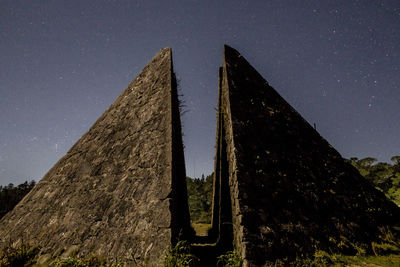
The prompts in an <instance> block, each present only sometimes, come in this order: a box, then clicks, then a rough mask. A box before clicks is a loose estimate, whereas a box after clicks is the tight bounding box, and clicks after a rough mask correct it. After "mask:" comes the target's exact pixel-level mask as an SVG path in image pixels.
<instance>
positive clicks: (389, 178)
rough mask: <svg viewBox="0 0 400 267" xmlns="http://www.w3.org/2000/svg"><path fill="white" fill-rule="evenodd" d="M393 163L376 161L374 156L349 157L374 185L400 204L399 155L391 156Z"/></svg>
mask: <svg viewBox="0 0 400 267" xmlns="http://www.w3.org/2000/svg"><path fill="white" fill-rule="evenodd" d="M391 161H392V162H393V164H390V163H386V162H377V160H376V159H375V158H371V157H367V158H363V159H358V158H350V159H349V162H350V163H351V164H352V165H353V166H354V167H356V168H357V169H358V171H359V172H360V173H361V175H363V176H364V177H365V178H366V179H367V180H369V181H370V182H371V183H373V184H374V185H375V187H376V188H377V189H379V190H381V191H382V192H384V193H385V195H386V196H387V197H388V198H389V199H391V200H392V201H393V202H395V203H396V204H397V205H398V206H400V156H393V157H392V158H391Z"/></svg>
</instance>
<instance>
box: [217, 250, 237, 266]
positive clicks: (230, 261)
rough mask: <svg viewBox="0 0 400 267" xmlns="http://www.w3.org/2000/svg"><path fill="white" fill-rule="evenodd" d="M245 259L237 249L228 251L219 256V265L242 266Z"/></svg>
mask: <svg viewBox="0 0 400 267" xmlns="http://www.w3.org/2000/svg"><path fill="white" fill-rule="evenodd" d="M242 264H243V260H242V258H241V257H240V255H239V253H237V251H235V250H234V251H228V252H227V253H226V254H224V255H221V256H219V257H218V258H217V266H218V267H241V266H242Z"/></svg>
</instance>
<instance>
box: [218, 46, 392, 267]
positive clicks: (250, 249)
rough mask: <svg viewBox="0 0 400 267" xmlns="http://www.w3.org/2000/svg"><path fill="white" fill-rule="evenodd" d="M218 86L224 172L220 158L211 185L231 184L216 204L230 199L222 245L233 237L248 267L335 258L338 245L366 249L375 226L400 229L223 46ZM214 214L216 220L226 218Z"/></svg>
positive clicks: (379, 199) (346, 167) (358, 179)
mask: <svg viewBox="0 0 400 267" xmlns="http://www.w3.org/2000/svg"><path fill="white" fill-rule="evenodd" d="M220 80H221V88H220V92H219V94H220V100H219V114H220V115H219V119H218V127H219V132H218V133H217V148H218V147H224V146H225V148H224V151H221V154H222V155H223V154H225V155H226V158H227V161H228V163H227V165H228V166H226V167H225V168H222V167H221V166H223V164H226V163H224V162H223V160H222V157H221V159H219V160H220V162H217V163H216V173H217V176H216V177H217V179H216V181H215V183H216V184H217V185H218V183H220V184H221V185H223V183H224V179H228V180H229V187H230V190H229V191H225V192H224V191H223V190H221V197H222V198H223V196H224V194H225V195H226V196H228V197H229V195H230V198H231V202H232V204H231V208H232V210H231V211H232V222H233V227H232V228H231V233H229V232H228V233H225V235H224V232H221V233H220V239H221V240H224V239H230V238H232V237H230V236H229V235H233V240H234V245H235V247H236V248H237V249H238V250H239V251H240V252H241V254H242V256H243V258H244V259H245V261H244V265H245V266H263V265H264V264H265V262H266V261H267V260H275V259H284V258H288V257H289V258H290V257H296V255H301V254H307V253H312V252H313V251H314V250H315V249H326V250H329V249H333V250H335V249H336V250H337V249H338V246H337V245H336V243H335V242H340V238H341V237H344V238H346V239H348V240H349V241H351V242H355V243H356V242H361V243H363V242H368V241H371V240H373V239H374V238H376V237H377V232H378V227H379V226H382V225H393V224H394V223H397V222H399V218H400V216H399V214H400V212H399V208H398V207H397V206H395V204H394V203H392V202H390V201H388V200H387V199H386V197H385V196H384V194H383V193H381V192H379V191H378V190H376V189H375V188H374V187H373V186H372V185H371V184H369V183H368V182H367V181H366V180H365V179H364V178H363V177H362V176H361V175H360V174H359V173H358V171H357V170H355V169H354V168H353V167H352V166H351V165H350V164H348V163H346V162H345V160H344V159H343V158H342V157H341V156H340V154H339V153H338V152H337V151H336V150H335V149H334V148H333V147H331V146H330V145H329V144H328V142H327V141H326V140H324V139H323V138H322V137H321V136H320V135H319V134H318V132H317V131H315V130H314V129H313V127H311V126H310V125H309V124H308V123H307V122H306V121H305V120H304V119H303V118H302V117H301V116H300V114H298V113H297V112H296V111H295V110H294V109H293V108H292V107H291V106H290V105H289V104H288V103H287V102H286V101H285V100H284V99H283V98H282V97H281V96H280V95H279V94H278V93H277V92H276V91H275V90H274V89H273V88H272V87H270V86H269V85H268V83H267V82H266V81H265V80H264V79H263V78H262V77H261V75H260V74H259V73H258V72H257V71H256V70H255V69H254V68H253V67H252V66H250V64H249V63H248V62H247V61H246V60H245V59H244V57H243V56H242V55H240V54H239V53H238V52H237V51H236V50H234V49H232V48H230V47H228V46H225V48H224V63H223V68H222V71H221V77H220ZM224 144H225V145H224ZM217 161H218V157H217ZM219 169H222V172H221V171H219V173H220V177H218V170H219ZM224 177H225V178H224ZM218 179H219V180H218ZM214 200H215V198H214ZM218 208H219V209H220V210H219V213H218V212H214V213H213V214H214V216H218V214H219V216H221V218H223V217H224V216H225V217H226V215H227V214H228V215H229V213H230V212H231V211H230V210H228V209H229V208H226V207H225V208H224V206H221V207H214V210H215V209H218ZM213 221H217V222H218V219H215V218H214V220H213ZM222 223H224V222H222ZM225 223H226V224H228V222H225ZM215 227H216V226H215V225H214V226H213V228H215Z"/></svg>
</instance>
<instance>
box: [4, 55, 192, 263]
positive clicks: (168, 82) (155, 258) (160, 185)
mask: <svg viewBox="0 0 400 267" xmlns="http://www.w3.org/2000/svg"><path fill="white" fill-rule="evenodd" d="M177 103H178V99H177V95H176V81H175V75H174V73H173V69H172V54H171V49H170V48H166V49H163V50H161V51H160V52H159V53H158V54H157V55H156V56H155V57H154V58H153V59H152V61H151V62H150V63H149V65H148V66H146V67H145V68H144V69H143V71H142V72H141V73H140V74H139V75H138V76H137V77H136V79H135V80H134V81H133V82H132V83H131V84H130V85H129V87H128V88H127V89H126V90H125V91H124V92H123V93H122V94H121V95H120V96H119V97H118V98H117V99H116V100H115V102H114V103H113V104H112V105H111V106H110V107H109V108H108V109H107V110H106V111H105V113H104V114H103V115H102V116H101V117H100V118H99V119H98V120H97V121H96V123H95V124H94V125H93V126H92V127H91V128H90V130H89V131H88V132H87V133H85V134H84V135H83V136H82V137H81V138H80V139H79V141H78V142H77V143H76V144H75V145H74V146H73V147H72V148H71V149H70V150H69V151H68V153H67V154H66V155H65V156H64V157H63V158H62V159H61V160H60V161H59V162H57V164H56V165H55V166H54V167H53V168H52V169H51V170H50V171H49V172H48V173H47V174H46V175H45V177H44V178H43V179H42V180H41V181H40V182H39V183H38V185H37V186H36V187H35V188H34V189H33V190H32V191H31V192H30V193H29V194H28V195H27V196H26V197H25V198H24V199H23V200H22V201H21V202H20V203H19V204H18V206H17V207H16V208H15V209H14V210H13V211H12V212H10V213H9V214H7V215H6V216H5V217H4V218H3V219H2V221H1V224H0V236H1V242H2V243H1V245H2V246H4V245H7V243H8V242H9V240H11V241H12V242H18V241H21V240H22V239H23V240H24V242H29V243H32V244H36V245H40V246H41V247H42V251H41V253H42V254H49V255H51V256H59V255H60V254H62V253H65V251H67V252H68V251H70V250H75V251H78V255H86V256H87V255H90V254H98V255H101V256H106V257H108V258H124V259H131V260H135V261H136V262H144V261H146V262H147V263H152V262H153V264H155V263H157V262H160V260H162V258H163V257H162V256H163V255H164V252H165V250H166V249H167V247H168V246H169V245H171V243H172V242H174V240H176V239H177V238H178V237H177V235H178V234H179V233H180V232H182V231H181V230H180V229H182V228H184V229H187V228H189V227H190V226H189V224H190V223H189V214H188V209H187V197H186V195H185V194H186V181H185V170H184V162H182V163H180V164H176V163H173V160H176V159H178V160H181V161H182V159H183V148H182V139H181V133H180V130H181V129H180V121H179V120H180V119H179V110H178V104H177ZM173 109H175V110H173ZM185 207H186V210H185ZM71 248H73V249H71ZM49 255H46V256H49Z"/></svg>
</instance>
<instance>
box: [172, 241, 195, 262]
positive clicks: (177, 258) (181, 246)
mask: <svg viewBox="0 0 400 267" xmlns="http://www.w3.org/2000/svg"><path fill="white" fill-rule="evenodd" d="M197 263H198V259H197V258H196V256H194V255H193V254H191V253H190V245H189V243H188V242H187V241H179V242H178V243H177V244H176V245H175V246H174V247H172V248H171V249H170V250H169V251H168V252H167V254H166V255H165V259H164V267H194V266H196V264H197Z"/></svg>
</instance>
